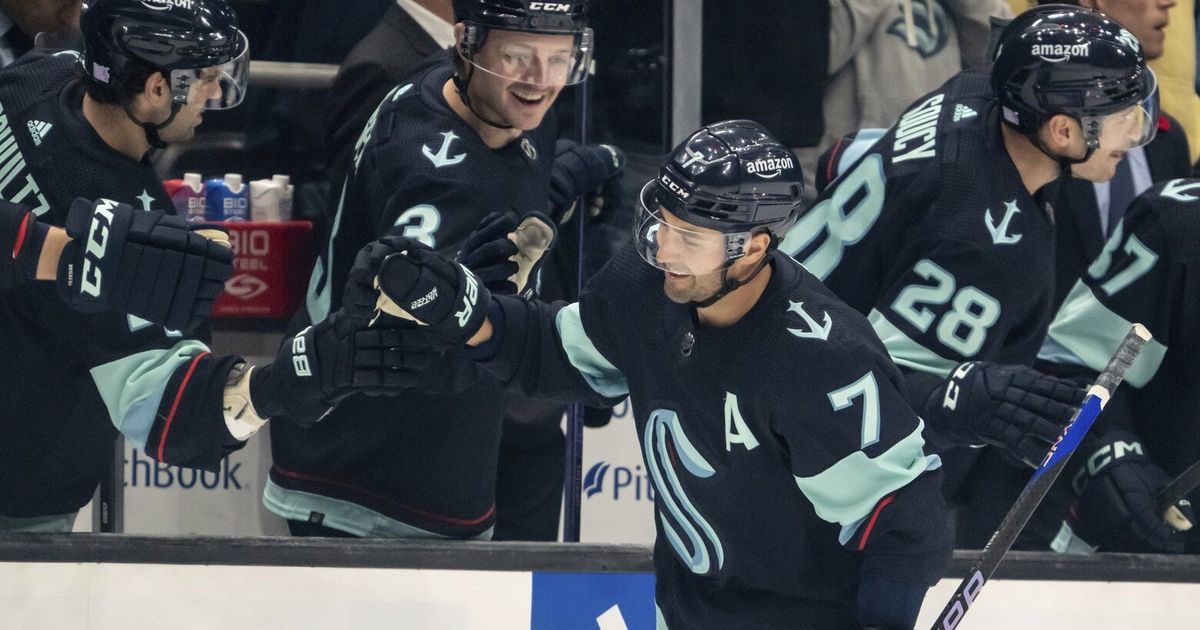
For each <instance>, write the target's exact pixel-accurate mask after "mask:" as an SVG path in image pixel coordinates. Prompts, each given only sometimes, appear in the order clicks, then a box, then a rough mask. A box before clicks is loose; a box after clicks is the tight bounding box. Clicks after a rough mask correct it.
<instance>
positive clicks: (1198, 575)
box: [0, 534, 1200, 582]
mask: <svg viewBox="0 0 1200 630" xmlns="http://www.w3.org/2000/svg"><path fill="white" fill-rule="evenodd" d="M976 555H977V552H974V551H956V552H955V553H954V560H953V562H952V564H951V567H950V571H949V572H948V573H947V577H956V578H957V577H962V576H964V575H965V573H966V570H967V569H968V567H969V566H970V563H971V561H972V560H973V559H974V558H975V556H976ZM0 562H70V563H134V564H203V565H231V566H305V567H355V568H375V569H380V568H404V569H415V568H419V569H453V570H470V571H552V572H587V573H648V572H652V571H653V570H654V566H653V563H652V561H651V556H650V547H648V546H643V545H609V544H603V545H602V544H563V543H517V542H433V541H398V540H385V539H325V538H283V537H262V538H233V537H178V536H134V535H127V534H121V535H113V534H21V535H12V534H9V535H2V534H0ZM997 577H998V578H1000V579H1015V580H1024V579H1038V580H1071V581H1101V582H1112V581H1121V582H1200V556H1166V555H1155V554H1122V553H1110V554H1092V555H1073V554H1056V553H1042V552H1021V551H1014V552H1011V553H1009V554H1008V555H1007V556H1005V559H1004V563H1003V564H1002V565H1000V569H999V571H998V572H997Z"/></svg>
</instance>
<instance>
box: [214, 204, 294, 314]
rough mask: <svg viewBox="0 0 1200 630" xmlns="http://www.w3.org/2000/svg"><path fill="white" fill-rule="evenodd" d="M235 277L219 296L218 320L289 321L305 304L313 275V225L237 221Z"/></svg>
mask: <svg viewBox="0 0 1200 630" xmlns="http://www.w3.org/2000/svg"><path fill="white" fill-rule="evenodd" d="M222 225H223V226H224V227H225V228H226V229H227V230H229V240H230V243H231V244H232V245H233V254H234V259H233V277H231V278H230V279H229V280H227V281H226V282H225V292H224V293H222V294H221V297H219V298H217V303H216V306H215V307H214V308H213V317H250V318H264V319H287V318H289V317H291V316H292V314H293V313H295V312H296V309H298V308H299V307H300V304H301V303H302V302H303V300H304V291H305V289H306V288H307V287H308V276H309V274H310V273H311V272H312V268H313V262H314V255H313V229H312V223H310V222H308V221H282V222H280V221H269V222H268V221H231V222H228V223H223V224H222Z"/></svg>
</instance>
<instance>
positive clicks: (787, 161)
mask: <svg viewBox="0 0 1200 630" xmlns="http://www.w3.org/2000/svg"><path fill="white" fill-rule="evenodd" d="M795 166H796V163H795V162H794V161H793V160H792V158H790V157H787V156H784V157H781V158H759V159H757V160H754V161H752V162H746V172H747V173H750V174H751V175H758V176H759V177H761V178H763V179H775V178H776V177H779V175H780V174H781V173H783V169H785V168H787V169H791V168H795Z"/></svg>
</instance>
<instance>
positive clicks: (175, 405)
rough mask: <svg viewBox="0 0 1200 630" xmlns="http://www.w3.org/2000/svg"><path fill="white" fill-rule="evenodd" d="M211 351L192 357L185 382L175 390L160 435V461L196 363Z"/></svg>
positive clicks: (184, 377) (184, 376) (184, 378)
mask: <svg viewBox="0 0 1200 630" xmlns="http://www.w3.org/2000/svg"><path fill="white" fill-rule="evenodd" d="M208 355H209V353H207V352H201V353H200V354H198V355H196V358H194V359H192V364H191V365H189V366H188V371H187V374H185V375H183V382H181V383H179V388H178V389H176V390H175V401H174V402H172V403H171V411H170V413H168V414H167V421H166V423H165V424H163V429H162V434H161V435H159V437H158V457H157V459H158V461H160V462H161V461H162V460H163V449H164V448H166V446H167V433H169V432H170V431H171V423H172V422H173V421H174V420H175V412H176V411H177V410H178V409H179V401H181V400H183V392H184V391H186V390H187V386H188V381H190V380H192V374H193V373H195V371H196V365H197V364H198V363H200V359H203V358H204V357H206V356H208Z"/></svg>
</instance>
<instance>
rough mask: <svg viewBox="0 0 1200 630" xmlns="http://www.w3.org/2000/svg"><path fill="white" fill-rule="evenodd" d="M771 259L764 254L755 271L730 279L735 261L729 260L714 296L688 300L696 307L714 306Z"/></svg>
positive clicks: (753, 276)
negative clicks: (730, 272)
mask: <svg viewBox="0 0 1200 630" xmlns="http://www.w3.org/2000/svg"><path fill="white" fill-rule="evenodd" d="M770 260H771V257H770V256H768V255H765V254H764V255H763V259H762V261H761V262H759V263H758V266H757V267H755V268H754V271H752V272H750V275H749V276H747V277H746V278H745V279H743V280H730V279H729V268H730V267H731V266H732V265H733V261H729V263H727V264H726V265H725V268H724V269H722V270H721V288H720V289H717V292H716V293H714V294H712V296H710V297H708V298H705V299H703V300H692V301H691V302H688V304H690V305H692V306H694V307H696V308H707V307H709V306H712V305H713V304H716V303H717V302H718V301H719V300H720V299H721V298H723V297H725V296H726V295H729V294H730V293H732V292H733V291H735V290H737V289H738V288H740V287H741V286H742V285H744V284H746V283H747V282H750V281H751V280H753V279H754V278H755V277H756V276H757V275H758V273H759V272H760V271H762V270H763V268H765V267H766V266H767V263H768V262H770Z"/></svg>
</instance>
